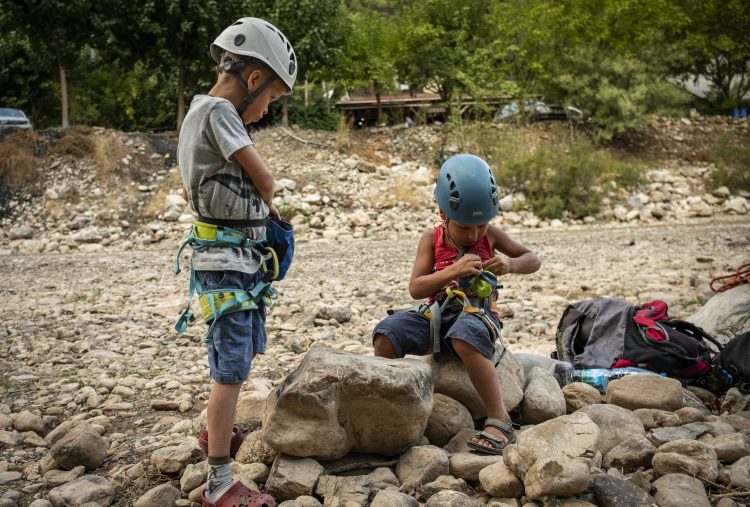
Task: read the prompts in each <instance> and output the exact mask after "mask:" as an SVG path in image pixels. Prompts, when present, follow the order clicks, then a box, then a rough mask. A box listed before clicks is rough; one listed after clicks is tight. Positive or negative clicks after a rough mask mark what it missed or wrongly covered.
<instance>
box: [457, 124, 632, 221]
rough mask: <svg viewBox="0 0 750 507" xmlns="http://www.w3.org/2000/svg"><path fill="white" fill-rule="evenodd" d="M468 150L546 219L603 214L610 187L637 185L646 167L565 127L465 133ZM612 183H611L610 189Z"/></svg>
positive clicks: (470, 130) (504, 184) (488, 130)
mask: <svg viewBox="0 0 750 507" xmlns="http://www.w3.org/2000/svg"><path fill="white" fill-rule="evenodd" d="M462 135H463V140H462V141H463V142H462V144H463V145H464V147H463V149H464V150H465V151H468V152H472V153H475V154H477V155H479V156H481V157H483V158H485V159H486V160H487V162H488V163H489V164H490V166H491V167H492V168H493V170H494V172H495V177H496V178H497V181H498V184H499V185H500V186H501V187H503V188H504V189H506V190H509V191H511V192H515V191H521V192H523V193H524V194H525V195H526V201H527V203H528V205H530V206H531V208H532V209H533V210H534V213H536V214H537V215H538V216H540V217H542V218H548V219H551V218H561V217H563V216H564V215H565V214H566V213H567V214H569V215H570V216H573V217H576V218H582V217H585V216H587V215H593V214H595V213H597V211H598V210H599V205H600V204H601V199H602V197H603V193H602V191H601V190H600V189H601V188H604V187H605V185H607V186H609V185H614V186H615V187H623V188H627V187H633V186H635V185H637V184H638V183H639V182H640V181H641V179H642V169H641V168H640V167H639V166H638V165H636V164H633V163H628V162H623V161H621V160H618V159H616V158H615V157H614V156H613V155H612V154H611V153H610V152H609V151H607V150H604V149H601V148H597V147H596V146H595V145H594V144H592V143H591V142H590V141H588V140H586V139H580V138H579V139H573V140H571V139H570V137H569V136H568V133H567V131H566V129H565V128H564V127H559V126H557V127H556V126H552V127H551V128H547V129H539V128H513V129H509V128H505V129H502V130H500V131H498V130H497V129H494V128H487V127H486V126H485V127H484V128H481V127H477V128H473V129H471V128H470V129H464V132H463V134H462ZM608 184H609V185H608Z"/></svg>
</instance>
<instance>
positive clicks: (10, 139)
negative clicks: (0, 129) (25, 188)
mask: <svg viewBox="0 0 750 507" xmlns="http://www.w3.org/2000/svg"><path fill="white" fill-rule="evenodd" d="M40 142H41V139H40V137H39V135H38V134H36V133H35V132H30V131H28V130H16V131H15V132H12V133H10V134H8V135H5V136H3V140H2V142H0V180H2V181H3V182H4V183H5V184H7V185H9V186H11V187H16V186H21V185H23V184H25V183H29V182H31V181H33V180H34V179H36V178H37V176H38V174H37V171H38V170H39V167H38V165H39V159H38V158H37V157H36V155H35V153H36V151H37V150H36V148H35V145H36V144H38V143H40Z"/></svg>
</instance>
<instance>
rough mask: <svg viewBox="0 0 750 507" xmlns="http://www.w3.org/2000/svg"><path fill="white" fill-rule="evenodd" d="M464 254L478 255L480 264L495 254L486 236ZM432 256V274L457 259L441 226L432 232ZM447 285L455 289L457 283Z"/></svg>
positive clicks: (456, 254)
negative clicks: (433, 259)
mask: <svg viewBox="0 0 750 507" xmlns="http://www.w3.org/2000/svg"><path fill="white" fill-rule="evenodd" d="M464 253H465V254H467V253H468V254H474V255H478V256H479V258H480V259H481V260H482V262H484V261H486V260H489V259H491V258H493V257H494V256H495V253H494V251H493V250H492V245H490V238H489V236H488V235H487V234H485V235H484V236H482V237H481V238H480V239H479V241H477V242H476V243H474V244H473V245H471V246H470V247H468V248H467V249H466V251H465V252H464ZM432 254H433V256H434V258H435V261H434V263H433V265H432V272H433V273H434V272H435V271H440V270H442V269H445V268H447V267H448V266H450V265H451V264H453V263H454V262H456V257H458V250H456V247H454V246H453V244H451V242H450V241H449V240H448V236H447V234H446V232H445V227H444V226H443V224H439V225H436V226H435V227H434V229H433V231H432ZM448 285H449V286H450V287H457V286H458V282H457V281H456V280H453V281H452V282H451V283H450V284H448ZM441 294H444V292H443V291H440V292H438V293H437V294H434V295H433V296H432V297H430V299H429V302H430V303H431V302H433V301H434V300H435V298H436V296H439V295H441ZM495 297H496V296H495V295H493V299H494V298H495Z"/></svg>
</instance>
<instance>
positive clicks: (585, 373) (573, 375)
mask: <svg viewBox="0 0 750 507" xmlns="http://www.w3.org/2000/svg"><path fill="white" fill-rule="evenodd" d="M610 371H611V370H608V369H606V368H589V369H587V370H570V381H571V382H583V383H584V384H588V385H590V386H593V387H596V388H597V389H598V390H599V392H600V393H605V392H607V385H608V384H609V375H610Z"/></svg>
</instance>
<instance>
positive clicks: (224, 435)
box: [208, 382, 242, 458]
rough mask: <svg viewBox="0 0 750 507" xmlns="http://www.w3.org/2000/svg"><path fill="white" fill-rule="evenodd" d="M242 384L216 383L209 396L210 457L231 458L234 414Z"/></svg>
mask: <svg viewBox="0 0 750 507" xmlns="http://www.w3.org/2000/svg"><path fill="white" fill-rule="evenodd" d="M241 388H242V384H220V383H218V382H214V385H213V388H212V389H211V394H209V396H208V435H209V439H208V455H209V456H213V457H217V458H218V457H222V456H229V447H230V443H231V439H232V426H233V425H234V414H235V411H236V410H237V399H238V398H239V396H240V389H241Z"/></svg>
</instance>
